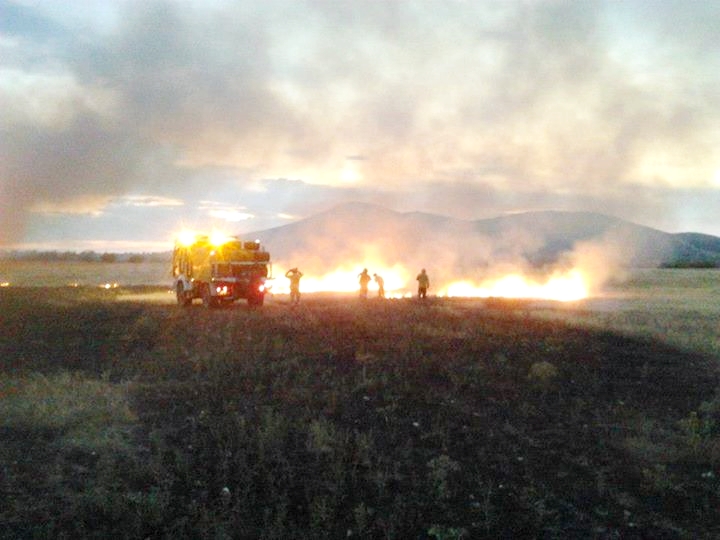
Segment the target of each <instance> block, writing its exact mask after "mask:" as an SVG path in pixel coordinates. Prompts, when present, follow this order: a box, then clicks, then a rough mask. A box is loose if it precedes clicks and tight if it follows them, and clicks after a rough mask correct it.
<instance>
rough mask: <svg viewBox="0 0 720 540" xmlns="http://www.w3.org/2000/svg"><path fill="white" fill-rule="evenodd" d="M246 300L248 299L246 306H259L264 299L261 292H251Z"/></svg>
mask: <svg viewBox="0 0 720 540" xmlns="http://www.w3.org/2000/svg"><path fill="white" fill-rule="evenodd" d="M247 300H248V306H253V307H256V306H257V307H259V306H262V305H263V301H264V300H265V295H264V294H262V293H260V294H253V295H250V296H248V299H247Z"/></svg>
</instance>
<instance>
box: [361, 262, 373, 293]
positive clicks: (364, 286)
mask: <svg viewBox="0 0 720 540" xmlns="http://www.w3.org/2000/svg"><path fill="white" fill-rule="evenodd" d="M358 278H359V279H358V282H359V283H360V298H363V299H364V298H367V293H368V283H370V280H371V279H372V278H371V277H370V274H368V271H367V268H363V271H362V272H360V273H359V274H358Z"/></svg>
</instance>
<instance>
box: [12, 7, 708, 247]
mask: <svg viewBox="0 0 720 540" xmlns="http://www.w3.org/2000/svg"><path fill="white" fill-rule="evenodd" d="M2 9H3V12H4V13H7V14H8V16H7V17H3V21H2V22H1V23H0V58H2V60H1V61H0V106H1V107H2V110H3V111H8V112H7V113H5V114H3V116H2V119H1V120H0V129H1V131H2V148H0V244H2V243H7V242H11V241H12V242H16V241H19V240H21V239H23V238H24V236H25V235H26V234H27V228H26V225H27V224H28V220H29V219H31V218H32V212H33V211H37V209H43V208H44V209H49V208H50V207H56V208H63V209H65V210H66V211H74V212H89V213H93V212H94V213H98V212H102V211H106V206H107V205H108V204H109V201H117V200H119V199H118V198H120V197H123V196H127V195H132V194H137V193H147V194H153V195H152V196H157V197H166V198H167V199H168V200H177V201H182V203H183V204H184V206H183V208H184V212H187V208H188V206H187V205H188V204H192V202H193V201H199V200H213V201H224V200H228V207H229V208H239V207H242V212H241V213H243V214H248V216H249V215H253V216H255V218H254V219H255V220H262V219H264V218H263V216H265V215H267V216H270V215H277V214H279V213H286V214H292V215H298V216H303V215H308V214H309V213H311V212H312V211H314V210H316V209H319V208H323V207H327V206H328V205H331V204H333V203H335V202H340V201H341V200H348V199H352V198H357V199H360V200H367V201H369V202H380V203H384V204H388V203H392V204H393V205H397V207H399V209H405V208H404V207H405V206H407V205H409V204H410V203H413V204H417V205H419V206H420V207H421V208H428V207H432V208H433V209H436V210H440V211H442V212H444V213H448V214H457V215H459V216H461V217H468V218H469V217H483V216H487V215H490V214H492V213H499V212H503V211H509V210H513V209H517V208H518V207H519V208H523V209H532V208H538V207H548V206H552V207H556V208H557V207H563V208H564V207H568V208H569V209H596V208H598V207H600V206H602V205H610V206H607V207H606V209H605V211H607V212H608V213H615V214H620V215H621V217H626V218H631V219H632V218H633V217H634V216H640V215H642V216H645V215H647V216H651V217H652V216H658V215H660V214H661V213H662V214H664V213H670V214H671V215H681V214H684V212H680V211H679V210H678V209H677V206H674V205H673V201H672V196H671V195H668V193H669V192H671V191H672V190H675V192H681V191H683V190H688V189H698V190H701V189H702V190H710V192H711V193H714V192H712V189H714V187H713V186H714V184H713V182H714V179H715V178H716V175H717V171H718V170H719V169H720V163H718V161H717V152H716V149H717V148H718V146H719V145H720V132H718V130H717V127H716V126H717V125H718V124H719V122H720V98H718V97H717V96H718V94H717V91H716V88H717V86H718V82H720V81H718V78H719V77H720V75H719V73H720V69H719V68H720V66H719V65H718V61H717V59H716V58H715V57H714V56H713V55H708V54H706V51H708V50H715V49H717V46H718V44H719V43H718V41H720V38H719V37H718V34H717V32H716V31H715V29H716V28H717V26H718V24H719V23H720V9H718V7H717V6H716V5H715V4H714V3H712V2H693V3H689V4H688V3H687V2H676V1H674V0H667V1H663V2H655V1H653V0H651V1H649V2H622V3H619V2H612V3H608V2H601V1H589V2H579V3H578V2H556V1H538V2H520V1H518V2H514V1H512V2H494V1H490V2H452V3H446V2H433V1H430V2H421V3H418V2H392V3H383V2H345V1H341V2H316V1H295V0H292V1H291V0H287V1H285V0H276V1H272V2H257V1H250V0H245V1H243V2H225V1H222V0H217V1H213V2H209V3H208V2H193V1H190V2H182V3H181V2H172V1H163V0H157V1H155V0H153V1H148V2H102V1H98V2H94V3H92V4H91V5H90V6H89V9H87V10H85V9H79V8H78V9H74V8H72V7H70V6H65V7H63V8H60V7H59V4H56V3H54V2H36V3H33V4H27V3H19V2H9V1H8V0H2ZM219 171H223V173H222V175H220V176H222V178H220V179H219V180H218V175H219ZM270 179H288V180H282V181H280V180H270ZM263 181H268V182H275V183H274V189H273V190H272V193H268V192H265V193H262V192H255V193H254V194H253V193H251V187H252V186H258V185H262V182H263ZM293 181H297V182H300V183H298V184H293V183H292V182H293ZM628 194H633V195H635V196H636V197H635V198H634V199H633V200H631V201H628V200H627V196H628ZM241 197H242V198H243V200H242V201H241V200H240V198H241ZM473 197H474V198H473ZM250 203H252V205H251V204H250ZM573 204H577V205H579V207H578V206H573ZM588 206H589V207H592V208H588ZM177 208H180V205H179V204H178V206H177ZM245 209H247V211H245ZM410 209H412V208H410ZM633 212H634V214H633ZM478 214H480V215H478ZM232 216H235V217H239V216H240V214H237V213H235V214H232V213H226V214H224V218H225V219H227V218H229V217H232ZM180 217H183V218H184V217H186V215H185V214H183V215H182V216H180ZM32 219H35V218H32ZM221 219H222V218H221ZM678 219H680V218H678ZM248 221H252V220H248Z"/></svg>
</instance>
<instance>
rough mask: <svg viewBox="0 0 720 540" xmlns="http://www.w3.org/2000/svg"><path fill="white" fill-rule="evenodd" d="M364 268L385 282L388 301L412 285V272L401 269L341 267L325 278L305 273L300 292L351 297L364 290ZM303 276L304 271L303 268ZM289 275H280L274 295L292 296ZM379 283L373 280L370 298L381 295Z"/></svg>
mask: <svg viewBox="0 0 720 540" xmlns="http://www.w3.org/2000/svg"><path fill="white" fill-rule="evenodd" d="M363 268H367V269H368V273H369V274H370V276H371V277H372V276H373V274H378V275H379V276H381V277H382V278H383V280H384V281H385V296H386V297H388V298H391V297H399V296H402V295H403V289H405V287H406V283H407V282H408V281H409V277H410V275H409V272H407V271H406V270H405V268H403V267H402V266H400V265H395V266H393V267H387V266H383V265H380V264H377V265H373V264H367V265H364V266H352V267H348V266H341V267H338V268H336V269H335V270H333V271H331V272H328V273H326V274H322V275H312V274H310V273H309V272H303V274H304V275H303V277H302V279H301V280H300V291H301V292H303V293H316V292H337V293H350V292H357V291H358V290H359V289H360V285H359V283H358V274H360V272H361V271H362V269H363ZM300 271H301V272H302V271H303V270H302V268H300ZM284 275H285V271H284V270H282V271H281V272H279V273H278V274H277V275H276V279H275V282H276V283H274V284H273V286H272V291H273V293H279V294H288V293H289V292H290V282H289V281H288V280H286V279H285V278H284ZM377 288H378V286H377V283H376V282H375V280H374V279H373V281H371V282H370V285H369V287H368V290H369V295H370V296H372V295H373V293H377Z"/></svg>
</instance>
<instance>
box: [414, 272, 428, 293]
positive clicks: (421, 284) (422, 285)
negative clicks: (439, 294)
mask: <svg viewBox="0 0 720 540" xmlns="http://www.w3.org/2000/svg"><path fill="white" fill-rule="evenodd" d="M415 279H417V282H418V298H427V290H428V289H429V288H430V278H429V277H428V275H427V273H426V272H425V269H424V268H423V269H422V271H421V272H420V273H419V274H418V275H417V277H416V278H415Z"/></svg>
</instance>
